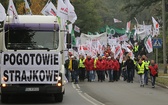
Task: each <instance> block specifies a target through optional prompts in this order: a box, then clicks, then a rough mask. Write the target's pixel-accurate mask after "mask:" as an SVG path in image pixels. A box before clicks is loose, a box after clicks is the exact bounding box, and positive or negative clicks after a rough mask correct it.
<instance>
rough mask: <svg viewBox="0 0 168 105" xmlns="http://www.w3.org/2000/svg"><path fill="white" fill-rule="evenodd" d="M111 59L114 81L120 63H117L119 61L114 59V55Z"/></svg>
mask: <svg viewBox="0 0 168 105" xmlns="http://www.w3.org/2000/svg"><path fill="white" fill-rule="evenodd" d="M112 60H113V65H114V67H113V80H114V81H118V73H119V68H120V65H119V62H118V60H116V59H114V57H112Z"/></svg>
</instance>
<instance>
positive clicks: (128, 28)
mask: <svg viewBox="0 0 168 105" xmlns="http://www.w3.org/2000/svg"><path fill="white" fill-rule="evenodd" d="M130 29H131V21H129V22H127V27H126V32H129V31H130Z"/></svg>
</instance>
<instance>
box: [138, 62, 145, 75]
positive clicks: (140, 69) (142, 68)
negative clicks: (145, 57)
mask: <svg viewBox="0 0 168 105" xmlns="http://www.w3.org/2000/svg"><path fill="white" fill-rule="evenodd" d="M137 67H138V74H144V71H145V63H144V62H142V65H141V66H140V65H139V64H138V66H137Z"/></svg>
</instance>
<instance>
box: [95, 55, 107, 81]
mask: <svg viewBox="0 0 168 105" xmlns="http://www.w3.org/2000/svg"><path fill="white" fill-rule="evenodd" d="M105 67H106V64H105V61H104V60H103V59H102V56H99V57H98V60H97V62H96V68H97V71H98V81H101V82H103V80H104V77H105V71H104V70H105Z"/></svg>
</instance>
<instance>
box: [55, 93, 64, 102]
mask: <svg viewBox="0 0 168 105" xmlns="http://www.w3.org/2000/svg"><path fill="white" fill-rule="evenodd" d="M54 97H55V101H56V102H62V101H63V93H58V94H55V95H54Z"/></svg>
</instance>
